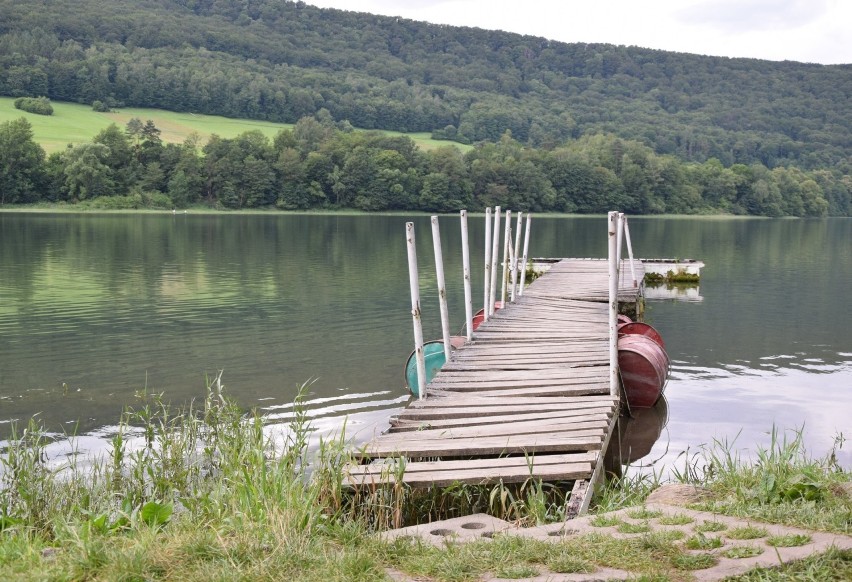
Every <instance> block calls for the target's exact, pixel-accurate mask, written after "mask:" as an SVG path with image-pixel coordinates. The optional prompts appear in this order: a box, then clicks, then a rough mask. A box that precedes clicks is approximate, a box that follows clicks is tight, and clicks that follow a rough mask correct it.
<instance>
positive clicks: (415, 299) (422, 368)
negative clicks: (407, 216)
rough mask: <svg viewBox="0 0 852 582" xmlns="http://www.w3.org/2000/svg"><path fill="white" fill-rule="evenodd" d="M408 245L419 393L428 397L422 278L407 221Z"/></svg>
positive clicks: (410, 229)
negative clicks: (421, 303) (421, 310)
mask: <svg viewBox="0 0 852 582" xmlns="http://www.w3.org/2000/svg"><path fill="white" fill-rule="evenodd" d="M405 240H406V243H407V245H408V282H409V284H410V286H411V318H412V322H413V323H414V358H415V360H416V362H417V394H418V396H419V398H420V399H421V400H423V399H424V398H425V397H426V358H425V356H424V355H423V322H422V321H420V278H419V276H418V274H417V247H416V245H415V244H414V223H413V222H406V223H405Z"/></svg>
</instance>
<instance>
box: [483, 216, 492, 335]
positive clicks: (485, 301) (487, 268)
mask: <svg viewBox="0 0 852 582" xmlns="http://www.w3.org/2000/svg"><path fill="white" fill-rule="evenodd" d="M482 288H483V290H484V294H485V297H483V299H482V319H483V321H488V303H489V302H490V301H491V207H490V206H489V207H488V208H486V209H485V284H484V285H483V286H482Z"/></svg>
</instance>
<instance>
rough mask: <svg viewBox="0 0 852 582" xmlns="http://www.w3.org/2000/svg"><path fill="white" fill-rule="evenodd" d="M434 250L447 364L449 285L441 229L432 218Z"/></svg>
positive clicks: (434, 218)
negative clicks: (446, 277)
mask: <svg viewBox="0 0 852 582" xmlns="http://www.w3.org/2000/svg"><path fill="white" fill-rule="evenodd" d="M432 248H434V249H435V275H436V276H437V279H438V303H439V304H440V306H441V335H442V337H443V339H444V358H445V360H444V361H445V362H449V361H450V314H449V311H448V309H447V283H446V281H445V280H444V254H443V253H442V252H441V227H440V225H439V224H438V217H437V216H433V217H432Z"/></svg>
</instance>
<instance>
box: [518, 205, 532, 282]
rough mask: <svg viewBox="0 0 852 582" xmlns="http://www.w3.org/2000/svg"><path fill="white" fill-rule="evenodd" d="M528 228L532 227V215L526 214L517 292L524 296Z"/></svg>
mask: <svg viewBox="0 0 852 582" xmlns="http://www.w3.org/2000/svg"><path fill="white" fill-rule="evenodd" d="M530 226H532V214H527V227H526V232H524V255H523V258H522V259H521V287H520V289H519V290H518V294H519V295H523V294H524V283H526V280H527V253H528V252H529V250H530Z"/></svg>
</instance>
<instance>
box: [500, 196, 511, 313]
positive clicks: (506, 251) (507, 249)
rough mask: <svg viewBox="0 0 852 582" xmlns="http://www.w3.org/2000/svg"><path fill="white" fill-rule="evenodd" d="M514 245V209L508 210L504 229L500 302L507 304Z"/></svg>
mask: <svg viewBox="0 0 852 582" xmlns="http://www.w3.org/2000/svg"><path fill="white" fill-rule="evenodd" d="M511 245H512V211H511V210H507V211H506V226H505V228H504V229H503V278H502V279H501V280H500V302H501V303H502V304H503V306H504V307H505V306H506V286H507V281H508V278H507V277H506V275H507V272H508V270H509V262H510V260H511V259H510V255H511V248H512V247H511Z"/></svg>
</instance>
